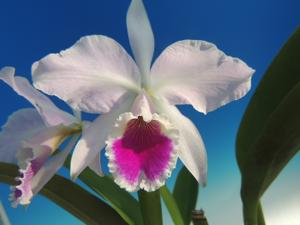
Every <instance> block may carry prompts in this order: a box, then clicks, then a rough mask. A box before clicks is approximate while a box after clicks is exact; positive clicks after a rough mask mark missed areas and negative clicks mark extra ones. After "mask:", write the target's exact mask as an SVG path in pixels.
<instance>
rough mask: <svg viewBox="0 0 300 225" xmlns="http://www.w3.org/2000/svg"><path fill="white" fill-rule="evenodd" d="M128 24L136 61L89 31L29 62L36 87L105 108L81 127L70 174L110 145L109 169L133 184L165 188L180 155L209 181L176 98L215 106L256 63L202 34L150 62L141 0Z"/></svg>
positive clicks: (246, 80)
mask: <svg viewBox="0 0 300 225" xmlns="http://www.w3.org/2000/svg"><path fill="white" fill-rule="evenodd" d="M127 30H128V36H129V41H130V45H131V47H132V51H133V55H134V58H135V61H134V60H133V59H132V58H131V57H130V56H129V55H128V54H127V53H126V51H125V50H124V48H122V46H121V45H120V44H118V43H117V42H116V41H114V40H113V39H111V38H109V37H106V36H102V35H91V36H85V37H83V38H81V39H80V40H79V41H78V42H77V43H76V44H75V45H74V46H72V47H71V48H69V49H67V50H65V51H61V52H60V53H58V54H50V55H48V56H46V57H44V58H43V59H41V60H40V61H38V62H35V63H34V64H33V66H32V78H33V82H34V86H35V87H36V88H37V89H39V90H42V91H43V92H45V93H47V94H49V95H56V96H57V97H59V98H61V99H62V100H64V101H66V102H67V103H68V104H70V105H71V106H72V107H73V108H74V109H75V110H79V111H84V112H88V113H100V114H101V115H100V116H99V117H98V118H97V119H96V120H95V121H94V122H93V123H92V124H91V125H90V126H89V127H86V128H83V133H82V137H81V139H80V140H79V142H78V143H77V145H76V147H75V150H74V153H73V155H72V159H71V176H72V177H73V178H74V179H75V178H76V177H77V176H78V175H79V174H80V173H81V172H82V171H83V170H84V168H86V167H87V166H88V165H89V164H91V163H92V162H93V161H94V159H95V158H97V156H98V155H99V152H100V151H101V149H103V148H105V147H106V155H107V156H108V159H109V169H110V172H111V173H112V174H113V176H114V178H115V181H116V182H117V183H118V184H119V185H120V186H121V187H123V188H125V189H127V190H128V191H135V190H138V189H140V188H141V189H144V190H147V191H154V190H156V189H158V188H159V187H161V186H162V185H163V184H164V183H165V180H166V179H167V178H168V177H169V176H170V174H171V172H172V170H173V168H174V167H175V164H176V160H177V158H178V157H179V158H180V159H181V161H182V162H183V163H184V165H185V166H186V167H187V168H188V169H189V171H190V172H191V173H192V174H193V176H194V177H195V178H196V179H197V180H198V181H201V183H202V184H203V185H205V184H206V174H207V159H206V150H205V147H204V144H203V141H202V138H201V136H200V134H199V132H198V130H197V128H196V127H195V125H194V124H193V123H192V122H191V121H190V120H189V119H188V118H187V117H185V116H184V115H182V114H181V113H180V111H179V110H178V109H177V108H176V106H175V105H181V104H191V105H192V106H193V107H194V109H195V110H197V111H199V112H202V113H208V112H210V111H213V110H215V109H217V108H218V107H221V106H223V105H225V104H227V103H229V102H231V101H233V100H237V99H240V98H241V97H243V96H244V95H245V94H246V93H247V92H248V91H249V89H250V86H251V77H252V74H253V72H254V70H253V69H251V68H250V67H248V66H247V65H246V64H245V63H244V62H243V61H241V60H240V59H237V58H232V57H230V56H227V55H225V54H224V53H223V52H222V51H220V50H219V49H218V48H217V47H216V46H215V45H213V44H211V43H208V42H205V41H199V40H184V41H179V42H176V43H174V44H172V45H170V46H169V47H167V48H166V49H165V50H164V51H163V52H162V54H161V55H160V56H159V57H158V59H156V61H155V62H154V63H153V64H152V66H151V62H152V56H153V52H154V37H153V33H152V29H151V25H150V22H149V20H148V17H147V14H146V11H145V8H144V5H143V2H142V1H141V0H132V2H131V4H130V7H129V9H128V13H127Z"/></svg>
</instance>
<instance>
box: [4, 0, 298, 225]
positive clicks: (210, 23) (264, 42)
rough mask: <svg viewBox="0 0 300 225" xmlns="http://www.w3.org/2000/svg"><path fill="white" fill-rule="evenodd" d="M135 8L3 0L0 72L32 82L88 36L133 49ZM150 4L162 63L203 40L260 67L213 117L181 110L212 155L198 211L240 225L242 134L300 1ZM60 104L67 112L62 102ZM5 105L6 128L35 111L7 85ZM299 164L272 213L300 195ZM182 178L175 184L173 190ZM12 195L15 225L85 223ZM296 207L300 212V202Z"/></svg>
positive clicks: (103, 1)
mask: <svg viewBox="0 0 300 225" xmlns="http://www.w3.org/2000/svg"><path fill="white" fill-rule="evenodd" d="M129 2H130V1H129V0H126V1H124V0H119V1H117V0H110V1H109V0H85V1H75V0H73V1H69V0H65V1H61V0H60V1H59V0H51V1H50V0H44V1H38V0H27V1H18V0H9V1H8V0H1V1H0V9H1V13H0V29H1V32H0V66H1V67H2V66H6V65H11V66H15V67H16V68H17V74H18V75H24V76H26V77H27V78H28V79H30V68H31V64H32V63H33V62H34V61H36V60H38V59H40V58H41V57H43V56H45V55H47V54H49V53H52V52H58V51H60V50H62V49H65V48H68V47H70V46H71V45H72V44H73V43H74V42H75V41H77V40H78V39H79V38H80V37H82V36H84V35H89V34H105V35H107V36H110V37H112V38H114V39H116V40H117V41H118V42H120V43H121V44H122V45H123V46H124V47H125V48H126V49H127V50H128V51H129V50H130V49H129V44H128V38H127V33H126V26H125V16H126V11H127V7H128V5H129ZM145 5H146V8H147V10H148V14H149V17H150V20H151V23H152V27H153V31H154V34H155V41H156V45H155V57H156V56H157V55H158V54H159V53H160V52H161V51H162V50H163V49H164V48H165V47H167V46H168V45H170V44H171V43H173V42H175V41H178V40H182V39H201V40H206V41H210V42H213V43H215V44H216V45H217V46H218V47H219V48H220V49H222V50H223V51H224V52H225V53H226V54H228V55H232V56H236V57H239V58H241V59H242V60H244V61H245V62H246V63H247V64H248V65H250V66H251V67H253V68H254V69H256V73H255V75H254V77H253V88H252V90H251V92H250V93H249V94H248V95H247V96H246V97H245V98H243V99H242V100H240V101H238V102H234V103H231V104H230V105H227V106H225V107H223V108H221V109H219V110H217V111H215V112H212V113H210V114H208V115H207V116H204V115H201V114H199V113H196V112H195V111H193V110H192V108H191V107H182V108H181V109H182V110H183V112H184V113H185V114H187V115H188V116H190V117H191V118H192V119H193V121H194V122H195V124H196V125H197V126H198V128H199V129H200V131H201V134H202V136H203V139H204V142H205V144H206V147H207V151H208V159H209V178H208V179H209V180H208V186H207V188H206V189H205V190H204V191H202V190H201V191H200V198H199V202H198V205H199V207H203V208H204V209H205V210H206V212H207V215H208V217H209V220H210V222H211V224H213V225H220V224H221V223H222V225H239V224H241V206H240V200H239V194H238V192H239V182H240V181H239V180H240V177H239V172H238V168H237V165H236V162H235V156H234V151H235V149H234V142H235V135H236V132H237V129H238V125H239V122H240V119H241V117H242V114H243V112H244V110H245V108H246V105H247V103H248V102H249V99H250V97H251V95H252V94H253V91H254V89H255V87H256V86H257V84H258V82H259V80H260V79H261V77H262V75H263V73H264V72H265V70H266V69H267V67H268V65H269V64H270V63H271V61H272V59H273V58H274V56H275V55H276V54H277V52H278V51H279V49H280V48H281V46H282V45H283V44H284V43H285V41H286V40H287V38H288V37H289V36H290V35H291V34H292V32H293V31H294V30H295V29H296V28H297V26H299V24H300V13H299V8H300V1H298V0H265V1H259V0H251V1H250V0H247V1H241V0H227V1H221V0H219V1H217V0H211V1H201V0H185V1H183V0H163V1H162V0H161V1H159V0H156V1H155V0H152V1H150V0H146V1H145ZM274 91H276V90H274ZM55 101H56V102H57V103H58V104H59V105H60V106H62V107H66V106H65V105H64V104H63V103H62V102H59V101H57V99H56V100H55ZM0 103H1V114H0V124H3V123H4V122H5V121H6V119H7V117H8V115H9V114H11V113H12V112H13V111H15V110H18V109H20V108H22V107H28V106H30V105H29V103H27V102H26V101H25V100H23V99H22V98H21V97H19V96H17V95H16V94H15V93H14V92H13V91H12V90H11V89H10V88H9V87H7V86H6V85H5V84H4V83H2V82H1V83H0ZM299 162H300V160H299V159H295V160H294V161H293V162H292V166H290V167H289V168H288V169H287V170H286V172H285V173H284V174H283V175H282V176H281V177H280V179H282V182H284V183H285V184H287V183H286V182H290V183H288V185H284V186H281V184H280V182H281V181H278V182H277V183H278V185H277V183H275V184H274V185H275V186H276V185H277V186H278V188H273V189H272V193H273V192H274V195H270V197H269V199H266V200H265V201H266V208H267V205H272V204H273V203H272V201H274V202H276V201H275V200H272V199H273V197H274V196H278V193H294V194H295V191H294V192H293V190H296V188H294V187H295V186H296V187H298V189H299V187H300V182H296V183H295V179H294V178H295V177H297V176H296V175H295V173H294V171H295V170H296V169H295V168H297V170H298V171H299V165H300V164H299ZM293 165H294V166H293ZM177 170H178V169H177ZM174 178H175V176H173V178H172V179H171V180H170V181H169V184H170V185H172V183H173V182H174ZM298 180H299V176H298ZM292 182H294V183H292ZM297 185H298V186H297ZM270 193H271V192H270ZM7 195H8V187H7V186H5V185H0V198H1V200H2V201H3V202H4V205H5V207H6V209H7V211H8V214H9V217H10V219H11V221H12V224H16V225H35V224H38V225H41V224H43V225H46V224H51V225H54V224H57V225H60V224H81V223H80V222H79V221H77V219H75V218H73V217H72V216H70V215H69V214H67V213H66V212H64V211H63V210H61V209H60V208H59V207H57V206H55V205H54V204H53V203H51V202H49V201H48V200H46V199H44V198H43V197H36V198H35V199H34V201H33V203H32V204H31V205H30V206H29V207H28V208H27V209H26V210H25V209H23V208H18V209H11V208H10V207H9V203H8V201H7ZM298 196H299V193H298ZM74 197H76V196H74ZM274 198H275V197H274ZM278 201H279V200H278ZM298 202H299V201H298ZM83 204H84V203H83ZM274 204H275V203H274ZM296 207H298V209H299V208H300V204H298V205H297V206H296ZM271 208H272V207H271ZM271 208H270V210H269V211H268V209H266V210H267V214H268V212H269V214H268V215H271V214H272V209H271ZM224 210H225V212H224ZM165 218H166V223H167V224H168V223H171V222H170V221H169V218H168V216H167V214H166V213H165ZM270 221H271V220H270ZM274 224H275V223H274ZM271 225H273V224H271Z"/></svg>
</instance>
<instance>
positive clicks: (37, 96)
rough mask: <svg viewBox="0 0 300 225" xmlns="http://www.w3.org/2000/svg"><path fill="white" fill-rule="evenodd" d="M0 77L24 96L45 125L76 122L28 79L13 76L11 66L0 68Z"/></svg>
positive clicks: (13, 72) (13, 70) (13, 71)
mask: <svg viewBox="0 0 300 225" xmlns="http://www.w3.org/2000/svg"><path fill="white" fill-rule="evenodd" d="M0 79H1V80H3V81H4V82H5V83H6V84H8V85H9V86H10V87H11V88H12V89H13V90H14V91H15V92H17V93H18V94H19V95H21V96H23V97H24V98H26V99H27V100H28V101H29V102H30V103H31V104H32V105H33V106H34V107H35V108H36V109H37V111H38V112H39V113H40V115H41V117H42V118H43V120H44V121H45V122H46V123H47V125H49V126H55V125H58V124H61V123H62V124H65V125H69V124H72V123H75V122H77V119H76V118H75V117H73V116H72V115H71V114H68V113H66V112H64V111H62V110H60V109H58V108H57V107H56V106H55V105H54V104H53V103H52V102H51V100H50V99H49V98H48V97H47V96H45V95H43V94H42V93H40V92H39V91H37V90H36V89H34V88H33V87H32V86H31V84H30V83H29V82H28V80H26V79H25V78H23V77H18V76H15V69H14V68H13V67H4V68H2V69H1V70H0Z"/></svg>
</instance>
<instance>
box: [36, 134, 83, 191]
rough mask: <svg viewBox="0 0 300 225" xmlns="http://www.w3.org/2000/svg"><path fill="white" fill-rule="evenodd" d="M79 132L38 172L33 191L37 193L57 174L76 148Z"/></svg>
mask: <svg viewBox="0 0 300 225" xmlns="http://www.w3.org/2000/svg"><path fill="white" fill-rule="evenodd" d="M78 137H79V134H77V135H74V136H73V137H72V139H71V140H70V142H69V143H68V145H67V146H66V148H65V149H64V150H63V151H61V152H60V153H58V154H56V155H54V156H53V157H52V158H51V159H50V160H49V161H47V162H46V163H45V165H44V166H43V167H42V168H41V169H40V170H39V171H38V172H37V174H36V175H35V176H34V177H33V179H32V181H31V189H32V193H33V194H34V195H35V194H37V193H38V192H39V191H40V190H41V189H42V188H43V187H44V186H45V184H46V183H47V182H48V181H49V180H50V179H51V178H52V177H53V176H54V175H55V174H56V172H57V171H58V170H59V169H60V168H61V167H62V166H63V164H64V162H65V160H66V158H67V156H68V155H69V153H70V152H71V150H72V149H73V148H74V146H75V144H76V142H77V140H78Z"/></svg>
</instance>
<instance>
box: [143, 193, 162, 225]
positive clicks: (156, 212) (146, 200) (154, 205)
mask: <svg viewBox="0 0 300 225" xmlns="http://www.w3.org/2000/svg"><path fill="white" fill-rule="evenodd" d="M138 196H139V203H140V206H141V211H142V215H143V221H144V225H162V224H163V222H162V212H161V203H160V194H159V191H154V192H146V191H142V190H140V191H138Z"/></svg>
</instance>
